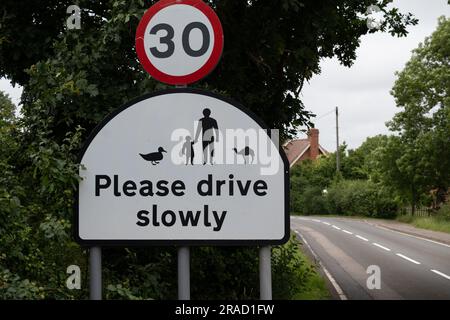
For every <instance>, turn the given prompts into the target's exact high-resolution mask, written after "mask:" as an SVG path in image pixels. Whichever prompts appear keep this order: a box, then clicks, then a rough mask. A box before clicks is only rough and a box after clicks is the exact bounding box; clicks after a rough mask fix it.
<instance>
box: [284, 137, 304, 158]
mask: <svg viewBox="0 0 450 320" xmlns="http://www.w3.org/2000/svg"><path fill="white" fill-rule="evenodd" d="M308 147H309V140H308V139H298V140H291V141H289V142H288V143H286V144H285V145H284V146H283V149H284V152H285V153H286V156H287V158H288V160H289V163H293V162H294V160H295V159H297V158H298V157H299V156H300V155H301V154H302V153H303V152H304V151H305V150H306V149H308Z"/></svg>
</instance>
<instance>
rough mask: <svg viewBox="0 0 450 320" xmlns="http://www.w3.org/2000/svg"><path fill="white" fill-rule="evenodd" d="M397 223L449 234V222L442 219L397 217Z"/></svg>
mask: <svg viewBox="0 0 450 320" xmlns="http://www.w3.org/2000/svg"><path fill="white" fill-rule="evenodd" d="M397 221H400V222H404V223H409V224H411V225H413V226H415V227H417V228H422V229H428V230H433V231H440V232H447V233H450V221H449V220H447V219H445V218H442V217H414V216H410V215H404V216H398V217H397Z"/></svg>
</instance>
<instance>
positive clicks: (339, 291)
mask: <svg viewBox="0 0 450 320" xmlns="http://www.w3.org/2000/svg"><path fill="white" fill-rule="evenodd" d="M294 232H295V234H296V235H298V236H299V237H300V239H302V241H303V243H304V244H305V245H306V246H307V247H308V250H309V251H310V252H311V254H312V255H313V256H314V259H315V260H316V261H317V263H318V264H319V266H320V268H321V269H322V270H323V272H324V273H325V275H326V276H327V278H328V281H330V283H331V285H332V286H333V288H334V290H336V293H337V294H338V296H339V299H341V300H348V298H347V296H346V295H345V293H344V291H343V290H342V288H341V286H340V285H339V284H338V283H337V281H336V279H334V277H333V276H332V275H331V273H330V272H329V271H328V269H327V268H326V267H325V266H324V265H323V263H322V261H321V260H320V259H319V256H318V255H317V254H316V253H315V252H314V250H313V248H312V247H311V246H310V245H309V243H308V241H306V239H305V238H304V237H303V235H302V234H301V233H300V232H299V231H297V230H294Z"/></svg>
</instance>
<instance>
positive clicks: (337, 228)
mask: <svg viewBox="0 0 450 320" xmlns="http://www.w3.org/2000/svg"><path fill="white" fill-rule="evenodd" d="M333 228H335V229H336V230H341V228H339V227H337V226H335V225H334V224H333Z"/></svg>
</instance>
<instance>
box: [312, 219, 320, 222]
mask: <svg viewBox="0 0 450 320" xmlns="http://www.w3.org/2000/svg"><path fill="white" fill-rule="evenodd" d="M312 221H314V222H322V221H320V220H317V219H312Z"/></svg>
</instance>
